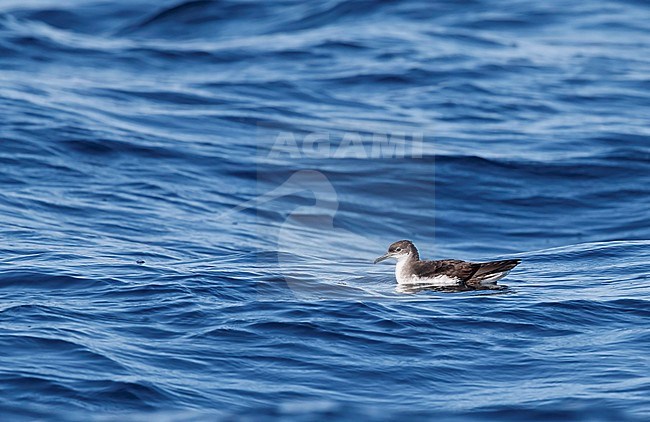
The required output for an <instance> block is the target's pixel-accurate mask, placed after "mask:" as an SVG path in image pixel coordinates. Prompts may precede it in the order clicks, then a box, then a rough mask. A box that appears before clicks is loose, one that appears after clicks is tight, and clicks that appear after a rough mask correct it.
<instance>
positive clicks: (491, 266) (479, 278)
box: [375, 240, 521, 290]
mask: <svg viewBox="0 0 650 422" xmlns="http://www.w3.org/2000/svg"><path fill="white" fill-rule="evenodd" d="M388 258H395V259H397V265H396V266H395V278H396V279H397V283H398V286H399V288H402V289H403V288H409V287H415V288H426V287H442V288H454V289H460V290H477V289H485V288H494V286H495V285H496V282H497V280H500V279H502V278H503V277H505V276H506V275H508V273H509V272H510V270H512V269H513V268H515V267H516V266H517V265H519V263H520V262H521V260H519V259H508V260H505V261H492V262H480V263H478V262H477V263H474V262H467V261H460V260H457V259H445V260H441V261H421V260H420V254H419V253H418V250H417V248H416V247H415V245H414V244H413V242H411V241H410V240H400V241H397V242H395V243H393V244H392V245H390V246H389V247H388V252H387V253H386V254H384V255H382V256H380V257H379V258H377V259H375V264H376V263H378V262H381V261H383V260H385V259H388Z"/></svg>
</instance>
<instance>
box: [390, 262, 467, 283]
mask: <svg viewBox="0 0 650 422" xmlns="http://www.w3.org/2000/svg"><path fill="white" fill-rule="evenodd" d="M406 262H407V261H406V260H405V259H404V260H398V261H397V265H395V278H396V279H397V283H398V284H428V285H431V286H435V287H444V286H458V285H459V284H460V279H458V278H454V277H448V276H446V275H438V276H435V277H418V276H415V275H413V274H410V273H409V272H408V271H407V266H406Z"/></svg>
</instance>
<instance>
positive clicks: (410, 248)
mask: <svg viewBox="0 0 650 422" xmlns="http://www.w3.org/2000/svg"><path fill="white" fill-rule="evenodd" d="M412 257H415V258H416V259H419V258H420V257H419V255H418V250H417V249H416V247H415V245H414V244H413V242H411V241H410V240H399V241H397V242H395V243H392V244H391V245H390V246H389V247H388V252H386V253H385V254H384V255H382V256H380V257H379V258H377V259H375V264H376V263H378V262H381V261H383V260H385V259H388V258H395V259H397V261H401V260H403V259H410V258H412Z"/></svg>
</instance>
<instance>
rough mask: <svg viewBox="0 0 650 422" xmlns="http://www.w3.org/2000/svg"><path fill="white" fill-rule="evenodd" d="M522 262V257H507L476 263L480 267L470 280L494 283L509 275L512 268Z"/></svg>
mask: <svg viewBox="0 0 650 422" xmlns="http://www.w3.org/2000/svg"><path fill="white" fill-rule="evenodd" d="M520 262H521V260H520V259H506V260H504V261H492V262H483V263H480V264H476V265H477V266H478V269H477V270H476V272H475V273H474V275H473V276H472V277H471V279H470V281H471V282H473V283H480V284H494V283H496V282H497V281H498V280H501V279H502V278H503V277H505V276H507V275H508V273H509V272H510V270H512V269H513V268H515V267H516V266H517V265H519V263H520Z"/></svg>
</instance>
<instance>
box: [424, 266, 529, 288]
mask: <svg viewBox="0 0 650 422" xmlns="http://www.w3.org/2000/svg"><path fill="white" fill-rule="evenodd" d="M520 262H521V260H519V259H508V260H505V261H492V262H481V263H474V262H467V261H460V260H457V259H445V260H442V261H418V262H416V263H415V264H414V265H413V271H414V272H415V274H416V275H418V276H420V277H435V276H440V275H446V276H448V277H452V278H458V279H459V280H460V281H461V282H462V283H463V284H464V285H466V286H467V287H469V288H476V287H477V286H480V285H481V281H483V280H484V279H486V278H487V279H489V277H490V276H491V275H494V274H498V273H505V272H507V271H510V270H512V269H513V268H515V267H516V266H517V265H519V263H520Z"/></svg>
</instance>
